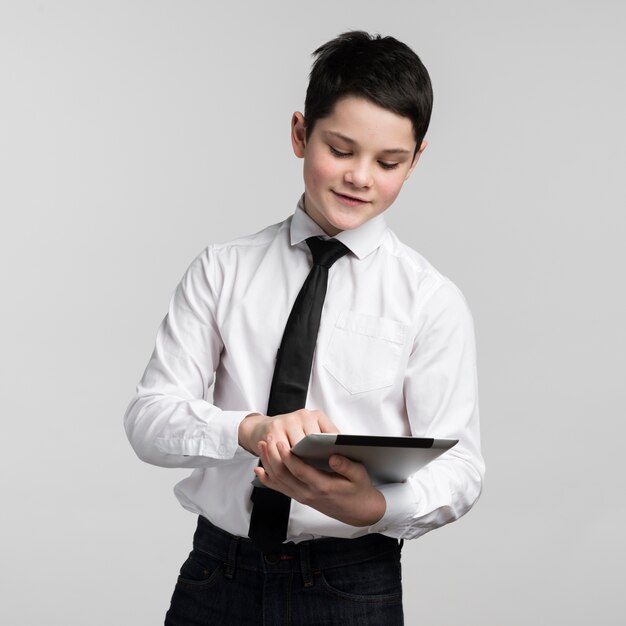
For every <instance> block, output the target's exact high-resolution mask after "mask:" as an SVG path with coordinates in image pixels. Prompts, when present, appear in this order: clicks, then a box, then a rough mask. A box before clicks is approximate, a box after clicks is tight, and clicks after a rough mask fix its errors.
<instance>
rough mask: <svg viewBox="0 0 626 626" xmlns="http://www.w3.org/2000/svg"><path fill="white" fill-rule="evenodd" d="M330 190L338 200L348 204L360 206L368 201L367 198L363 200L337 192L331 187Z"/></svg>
mask: <svg viewBox="0 0 626 626" xmlns="http://www.w3.org/2000/svg"><path fill="white" fill-rule="evenodd" d="M331 191H332V192H333V194H334V196H335V197H336V198H337V199H338V200H339V201H340V202H342V203H343V204H347V205H349V206H360V205H362V204H367V203H368V202H369V200H363V199H362V198H357V197H356V196H349V195H347V194H345V193H339V192H337V191H335V190H334V189H331Z"/></svg>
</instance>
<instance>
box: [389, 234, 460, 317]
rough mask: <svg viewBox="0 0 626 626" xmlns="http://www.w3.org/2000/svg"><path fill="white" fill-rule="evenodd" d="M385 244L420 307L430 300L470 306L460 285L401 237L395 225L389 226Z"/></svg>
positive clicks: (396, 272)
mask: <svg viewBox="0 0 626 626" xmlns="http://www.w3.org/2000/svg"><path fill="white" fill-rule="evenodd" d="M383 248H384V252H385V253H386V255H387V257H388V260H387V263H388V264H389V265H390V266H391V267H390V269H392V271H393V273H394V275H395V276H397V277H398V278H399V284H400V285H403V286H404V288H405V289H407V290H410V291H411V292H412V293H413V294H414V297H415V301H416V305H417V306H418V308H420V309H421V308H424V307H426V306H427V304H428V303H430V304H431V305H433V304H435V303H439V304H446V303H447V304H449V305H450V306H456V307H461V308H467V302H466V300H465V297H464V295H463V293H462V292H461V290H460V289H459V288H458V287H457V285H456V284H455V283H454V282H453V281H452V280H451V279H450V278H448V277H447V276H445V275H444V274H442V273H441V272H440V271H439V270H438V269H437V268H436V267H435V266H434V265H433V264H432V263H431V262H430V261H428V259H426V258H425V257H424V256H423V255H421V254H420V253H419V252H417V251H416V250H414V249H413V248H411V247H410V246H408V245H407V244H405V243H404V242H402V241H400V239H399V238H398V236H397V235H396V234H395V233H394V232H393V231H392V230H391V229H388V230H387V236H386V238H385V241H384V242H383Z"/></svg>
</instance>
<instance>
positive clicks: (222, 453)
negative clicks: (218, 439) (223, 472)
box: [217, 446, 226, 456]
mask: <svg viewBox="0 0 626 626" xmlns="http://www.w3.org/2000/svg"><path fill="white" fill-rule="evenodd" d="M217 451H218V452H219V453H220V454H221V455H222V456H224V453H225V452H226V448H225V447H224V446H220V447H219V448H218V449H217Z"/></svg>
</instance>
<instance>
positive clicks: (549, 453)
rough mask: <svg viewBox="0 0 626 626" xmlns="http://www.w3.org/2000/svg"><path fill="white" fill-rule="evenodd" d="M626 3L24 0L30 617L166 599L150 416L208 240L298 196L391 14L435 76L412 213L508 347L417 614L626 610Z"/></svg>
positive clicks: (250, 224)
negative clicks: (294, 136)
mask: <svg viewBox="0 0 626 626" xmlns="http://www.w3.org/2000/svg"><path fill="white" fill-rule="evenodd" d="M625 15H626V12H625V9H624V4H623V3H622V2H619V1H617V0H615V1H610V0H604V1H599V0H594V1H591V0H589V1H587V2H582V1H574V0H569V1H556V0H555V1H550V0H543V1H541V2H538V1H535V0H531V1H529V0H525V1H523V2H522V1H520V2H506V1H504V2H487V1H485V0H484V1H479V2H464V1H460V0H459V1H456V2H417V1H412V2H383V3H374V2H367V3H363V2H358V1H352V2H337V1H333V2H323V1H321V0H317V1H316V2H314V3H312V2H309V3H302V4H299V3H287V2H284V3H279V2H268V1H267V0H266V1H264V2H255V3H253V2H249V3H242V2H233V3H230V4H228V5H226V4H223V3H220V4H217V3H209V2H200V1H180V0H179V1H177V2H174V1H169V2H165V1H162V0H160V1H155V0H150V1H148V0H145V1H131V2H128V1H125V2H121V1H111V0H107V1H106V2H104V1H93V0H92V1H90V2H80V1H75V2H71V1H58V2H44V1H39V2H33V1H24V0H20V1H17V0H16V1H14V2H6V1H5V2H2V3H1V4H0V90H1V94H0V176H1V184H0V206H1V208H2V227H1V229H0V255H1V262H0V277H1V280H2V284H1V287H2V289H1V293H2V307H1V315H2V323H1V325H0V329H1V332H2V337H1V341H2V343H1V346H2V348H1V372H0V381H1V384H2V399H1V407H2V420H1V422H0V423H1V428H2V432H1V441H2V454H1V455H0V463H1V466H0V470H1V472H0V480H1V481H2V485H1V492H0V494H1V498H2V517H1V519H2V534H1V537H2V551H1V558H0V570H1V576H2V578H1V579H0V589H2V596H3V600H2V602H1V603H0V622H2V623H3V624H63V625H81V626H82V625H84V624H90V625H100V624H102V625H104V624H107V625H108V624H123V625H126V624H128V625H133V626H135V625H136V626H143V625H146V626H149V625H152V624H158V623H162V618H163V614H164V612H165V610H166V608H167V606H168V604H169V598H170V594H171V591H172V589H173V585H174V582H175V578H176V573H177V569H178V567H179V565H180V563H181V562H182V560H183V559H184V558H185V556H186V553H187V551H188V549H189V543H190V539H191V533H192V529H193V527H194V522H195V520H194V518H193V516H192V515H190V514H189V513H187V512H186V511H184V510H183V509H182V508H181V507H180V506H179V505H178V503H177V502H176V501H175V499H174V497H173V495H172V493H171V488H172V486H173V485H174V483H175V482H177V481H178V480H179V479H181V478H182V477H183V476H184V475H185V474H186V472H182V471H178V470H165V469H161V468H156V467H152V466H149V465H147V464H144V463H141V462H140V461H139V460H138V459H137V458H136V457H135V456H134V454H133V452H132V450H131V448H130V445H129V444H128V442H127V441H126V439H125V435H124V432H123V429H122V415H123V413H124V410H125V408H126V405H127V403H128V401H129V400H130V397H131V395H132V393H133V389H134V386H135V385H136V383H137V381H138V380H139V378H140V376H141V374H142V372H143V368H144V367H145V365H146V363H147V361H148V358H149V356H150V352H151V350H152V347H153V342H154V337H155V333H156V329H157V326H158V324H159V322H160V321H161V319H162V317H163V316H164V315H165V312H166V310H167V305H168V301H169V298H170V296H171V295H172V292H173V290H174V288H175V286H176V283H177V282H178V280H179V279H180V277H181V275H182V273H183V272H184V270H185V269H186V267H187V265H188V264H189V263H190V262H191V260H192V259H193V258H194V257H195V256H196V254H198V253H199V252H200V250H201V249H202V248H203V247H204V246H205V245H207V244H208V243H210V242H220V241H226V240H228V239H230V238H233V237H235V236H238V235H243V234H247V233H251V232H255V231H256V230H259V229H260V228H262V227H263V226H265V225H267V224H270V223H274V222H277V221H280V220H282V219H284V218H285V217H287V216H288V215H289V214H290V213H291V212H292V211H293V208H294V205H295V202H296V201H297V198H298V196H299V194H300V192H301V190H302V177H301V165H302V162H301V161H299V160H297V159H295V158H294V156H293V154H292V152H291V146H290V142H289V120H290V116H291V113H292V112H293V111H294V110H300V109H301V108H302V106H303V101H304V91H305V87H306V82H307V74H308V71H309V68H310V61H311V58H310V53H311V52H312V51H313V50H314V49H315V48H316V47H317V46H318V45H320V44H321V43H323V42H324V41H326V40H328V39H330V38H331V37H334V36H335V35H337V34H339V33H340V32H343V31H344V30H348V29H352V28H361V29H365V30H369V31H373V32H380V33H382V34H391V35H394V36H396V37H397V38H399V39H401V40H403V41H405V42H406V43H408V44H409V45H410V46H412V47H413V48H414V49H415V50H416V51H417V52H418V54H419V55H420V56H421V58H422V60H423V61H424V63H425V64H426V66H427V67H428V68H429V71H430V73H431V75H432V78H433V83H434V88H435V96H436V101H435V111H434V115H433V120H432V126H431V129H430V131H429V135H428V139H429V141H430V146H429V148H428V149H427V151H426V152H425V154H424V156H423V158H422V161H421V163H420V165H419V166H418V168H417V170H416V172H415V175H414V176H413V177H412V179H411V180H410V181H409V184H408V185H407V186H406V187H405V189H404V190H403V191H402V193H401V195H400V197H399V199H398V201H397V203H396V204H395V205H394V206H393V207H392V208H391V209H390V211H389V212H388V218H389V222H390V224H391V226H392V227H393V228H394V229H395V230H396V232H397V233H398V234H399V236H400V237H401V238H402V239H403V240H404V241H405V242H406V243H407V244H409V245H411V246H412V247H414V248H416V249H417V250H419V251H420V252H421V253H422V254H424V255H425V256H426V257H427V258H428V259H429V260H430V261H431V262H432V263H433V264H434V265H435V266H436V267H438V268H439V269H440V270H441V271H442V272H444V273H445V274H447V275H448V276H450V277H451V278H452V279H453V280H454V281H455V282H456V283H457V284H458V285H459V286H460V287H461V289H462V290H463V292H464V293H465V295H466V296H467V299H468V300H469V303H470V306H471V308H472V311H473V313H474V317H475V320H476V329H477V339H478V348H479V375H480V385H481V414H482V430H483V445H484V453H485V457H486V460H487V480H486V484H485V490H484V493H483V496H482V498H481V500H480V501H479V502H478V504H477V505H476V507H475V508H474V510H472V511H471V512H470V513H469V514H468V515H467V516H466V517H465V518H463V519H461V520H460V521H458V522H456V523H455V524H452V525H451V526H448V527H446V528H443V529H440V530H437V531H435V532H432V533H430V534H429V535H427V536H425V537H423V538H422V539H419V540H417V541H414V542H409V543H407V544H406V546H405V552H404V554H405V556H404V583H405V598H406V599H405V606H406V615H407V624H410V625H412V624H427V625H429V626H443V625H446V626H452V625H458V624H464V625H476V626H484V625H501V624H507V625H518V624H519V625H525V624H533V625H541V624H549V625H554V624H567V625H577V624H581V625H583V624H584V625H588V624H602V625H604V624H607V625H609V624H622V623H624V621H623V620H624V619H625V611H624V603H623V597H621V596H622V594H623V580H624V570H623V565H622V560H623V556H624V530H623V522H624V514H625V513H626V510H625V509H626V505H625V501H626V500H625V498H624V494H625V493H626V484H625V479H624V476H625V473H624V464H623V461H622V459H621V455H622V451H623V443H622V441H623V437H624V435H625V434H626V428H625V423H626V416H625V415H624V400H625V398H624V395H625V394H624V380H623V379H624V372H625V367H624V365H625V364H624V360H625V358H624V355H625V343H626V342H625V331H624V320H625V319H626V310H625V309H626V300H625V298H624V287H623V285H624V280H623V277H622V275H621V274H622V272H621V270H623V269H624V261H625V259H624V245H623V242H624V237H625V234H626V233H625V221H624V209H625V208H626V203H625V197H624V196H625V192H624V184H623V175H624V170H625V165H626V159H625V147H624V146H625V141H624V140H625V130H626V128H625V126H626V124H625V121H624V120H625V116H624V111H626V89H625V85H624V67H625V62H626V50H625V44H624V38H623V37H624V32H626V20H625ZM620 175H621V176H622V179H621V180H620V178H619V177H620ZM618 594H619V595H618Z"/></svg>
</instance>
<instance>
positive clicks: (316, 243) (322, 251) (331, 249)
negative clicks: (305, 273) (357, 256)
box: [306, 237, 349, 268]
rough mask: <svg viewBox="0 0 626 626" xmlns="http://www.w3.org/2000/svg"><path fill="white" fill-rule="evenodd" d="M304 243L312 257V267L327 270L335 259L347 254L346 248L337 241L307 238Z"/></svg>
mask: <svg viewBox="0 0 626 626" xmlns="http://www.w3.org/2000/svg"><path fill="white" fill-rule="evenodd" d="M306 242H307V245H308V246H309V248H310V250H311V254H312V255H313V265H321V266H322V267H327V268H328V267H330V266H331V265H332V264H333V263H334V262H335V261H336V260H337V259H340V258H341V257H342V256H344V255H345V254H348V252H349V250H348V248H346V246H344V245H343V244H342V243H341V241H338V240H337V239H319V238H318V237H309V238H308V239H307V240H306Z"/></svg>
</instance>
